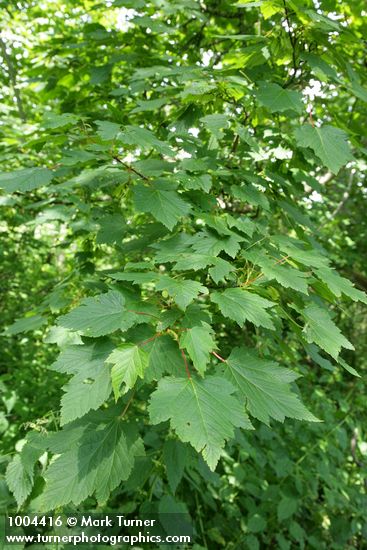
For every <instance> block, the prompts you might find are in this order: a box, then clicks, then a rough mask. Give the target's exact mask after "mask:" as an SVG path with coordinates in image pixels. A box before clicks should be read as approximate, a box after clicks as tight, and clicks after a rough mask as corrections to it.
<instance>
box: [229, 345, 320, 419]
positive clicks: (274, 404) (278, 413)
mask: <svg viewBox="0 0 367 550" xmlns="http://www.w3.org/2000/svg"><path fill="white" fill-rule="evenodd" d="M223 372H224V375H225V377H226V378H227V380H229V381H230V382H231V383H232V384H233V386H234V387H235V388H236V389H237V391H238V392H239V394H240V395H241V397H242V398H243V399H244V402H245V404H246V408H247V409H248V411H249V413H250V414H252V415H253V416H255V417H256V418H258V419H259V420H261V421H262V422H264V423H265V424H269V421H270V418H274V419H275V420H278V421H279V422H284V419H285V417H288V418H297V419H298V420H308V421H311V422H317V421H318V420H317V418H316V417H315V416H314V415H313V414H312V413H310V411H308V410H307V408H306V407H305V406H304V405H303V404H302V403H301V401H300V399H299V397H298V395H297V394H296V393H294V392H293V391H292V389H291V386H290V383H291V382H293V381H294V380H296V379H297V378H298V376H299V375H298V374H297V373H295V372H293V371H291V370H289V369H285V368H284V367H280V366H279V365H278V363H276V362H275V361H270V360H268V359H262V358H261V357H259V356H257V355H255V353H252V352H250V351H248V350H247V349H246V348H235V349H234V350H233V351H232V353H231V355H230V356H229V358H228V359H227V362H226V363H225V364H224V365H223Z"/></svg>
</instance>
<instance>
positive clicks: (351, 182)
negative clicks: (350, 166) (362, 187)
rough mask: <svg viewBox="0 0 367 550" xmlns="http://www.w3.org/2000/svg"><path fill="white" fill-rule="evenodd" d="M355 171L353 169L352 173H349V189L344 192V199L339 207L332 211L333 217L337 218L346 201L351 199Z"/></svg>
mask: <svg viewBox="0 0 367 550" xmlns="http://www.w3.org/2000/svg"><path fill="white" fill-rule="evenodd" d="M353 176H354V174H353V172H352V171H351V172H350V174H349V181H348V186H347V189H346V190H345V191H344V193H343V198H342V200H341V201H340V203H339V204H338V205H337V207H336V208H335V210H333V212H332V213H331V217H332V218H335V216H336V215H337V214H339V212H340V211H341V209H342V208H343V206H344V205H345V203H346V202H347V200H348V199H349V197H350V192H351V189H352V185H353Z"/></svg>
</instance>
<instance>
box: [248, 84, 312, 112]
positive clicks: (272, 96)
mask: <svg viewBox="0 0 367 550" xmlns="http://www.w3.org/2000/svg"><path fill="white" fill-rule="evenodd" d="M255 95H256V97H257V99H258V101H259V102H260V103H261V104H262V105H264V107H266V108H267V109H269V110H270V111H271V112H272V113H273V112H283V111H296V112H297V113H299V114H300V113H302V111H303V109H304V107H305V106H304V104H303V102H302V95H301V94H300V93H299V92H295V91H293V90H287V89H285V88H282V87H281V86H278V84H274V83H272V82H261V83H260V85H259V88H258V90H257V91H256V92H255Z"/></svg>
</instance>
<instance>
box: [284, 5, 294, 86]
mask: <svg viewBox="0 0 367 550" xmlns="http://www.w3.org/2000/svg"><path fill="white" fill-rule="evenodd" d="M283 6H284V13H285V20H286V22H287V27H288V29H287V33H288V37H289V42H290V43H291V46H292V62H293V74H292V75H291V77H290V78H289V79H288V82H287V83H286V84H285V87H287V86H289V84H290V83H291V82H292V81H293V80H294V79H295V77H296V72H297V57H296V46H297V39H296V37H295V36H294V34H293V32H292V27H291V21H290V19H289V12H288V8H287V4H286V0H283Z"/></svg>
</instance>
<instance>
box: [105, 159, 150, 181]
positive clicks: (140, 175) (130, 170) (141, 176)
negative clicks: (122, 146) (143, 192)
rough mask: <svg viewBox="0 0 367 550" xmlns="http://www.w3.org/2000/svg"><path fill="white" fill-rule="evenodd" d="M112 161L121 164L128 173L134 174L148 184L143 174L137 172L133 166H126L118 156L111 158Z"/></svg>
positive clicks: (147, 179)
mask: <svg viewBox="0 0 367 550" xmlns="http://www.w3.org/2000/svg"><path fill="white" fill-rule="evenodd" d="M113 158H114V160H116V161H117V162H119V163H120V164H122V165H123V166H125V168H126V169H127V170H128V171H129V172H133V173H134V174H136V175H137V176H139V178H141V179H143V180H144V181H148V182H149V178H147V176H144V174H142V173H141V172H138V171H137V170H136V169H135V168H134V167H133V166H130V165H129V164H126V162H124V161H123V160H121V159H120V158H119V157H118V156H116V155H115V156H114V157H113Z"/></svg>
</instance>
